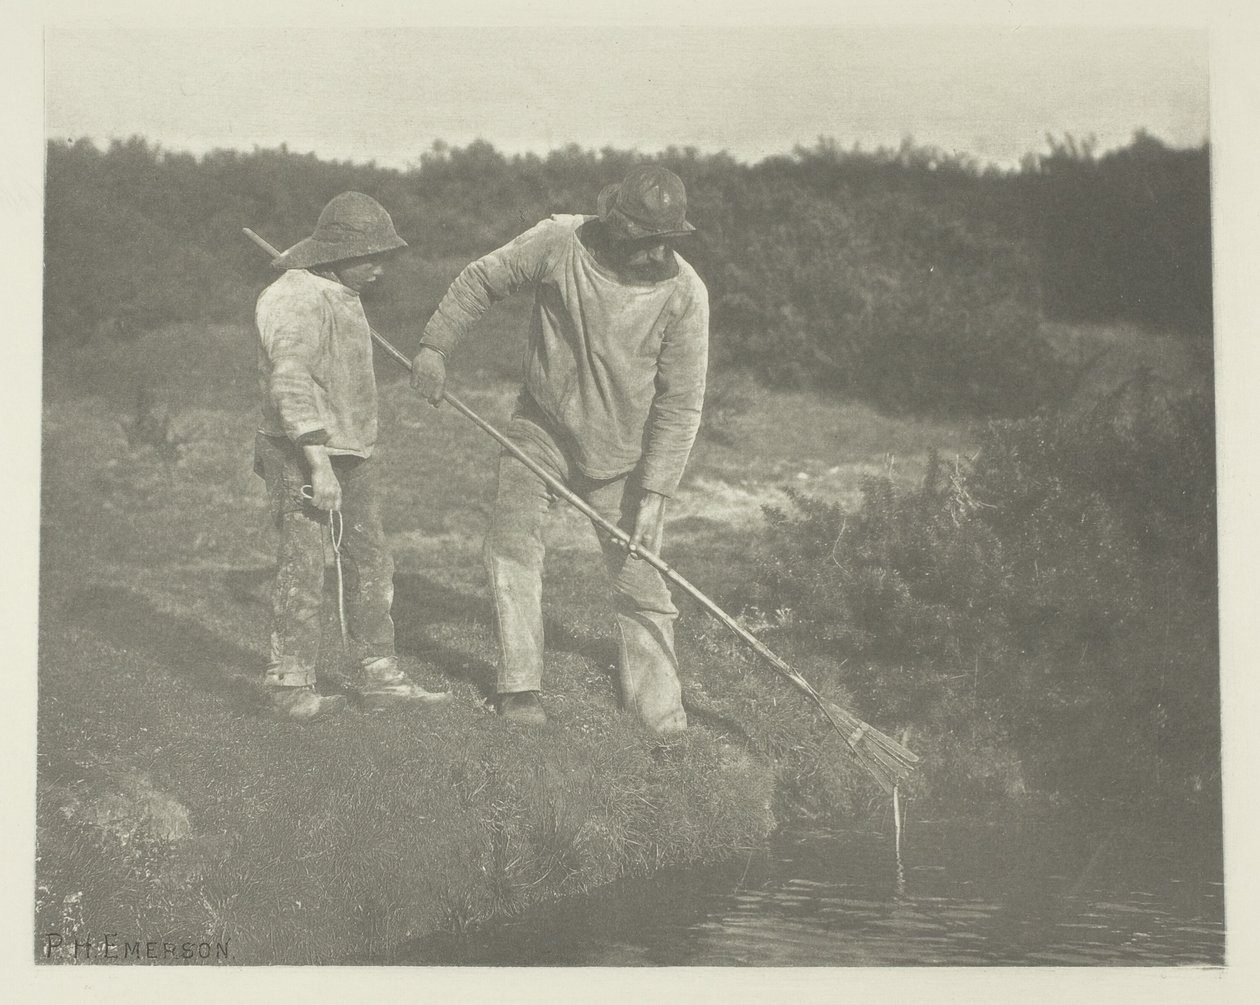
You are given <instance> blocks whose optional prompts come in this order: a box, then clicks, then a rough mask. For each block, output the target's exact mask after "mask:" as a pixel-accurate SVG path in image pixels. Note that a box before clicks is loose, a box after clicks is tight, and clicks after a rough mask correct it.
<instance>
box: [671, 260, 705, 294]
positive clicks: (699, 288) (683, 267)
mask: <svg viewBox="0 0 1260 1005" xmlns="http://www.w3.org/2000/svg"><path fill="white" fill-rule="evenodd" d="M674 261H675V262H676V263H677V264H678V275H676V276H675V277H674V282H675V283H677V284H678V286H679V288H680V290H681V291H682V292H684V293H685V294H686V295H688V296H692V297H703V298H704V299H705V300H708V297H709V288H708V287H707V286H705V285H704V280H703V279H701V278H700V273H698V272H697V271H696V270H695V268H694V267H693V266H692V264H691V263H690V262H689V261H687V259H685V258H683V256H682V255H680V254H678V252H677V251H675V252H674Z"/></svg>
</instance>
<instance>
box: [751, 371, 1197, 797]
mask: <svg viewBox="0 0 1260 1005" xmlns="http://www.w3.org/2000/svg"><path fill="white" fill-rule="evenodd" d="M1213 454H1214V438H1213V420H1212V408H1211V401H1210V398H1208V397H1207V395H1206V394H1205V393H1204V392H1201V391H1190V392H1187V391H1184V390H1175V389H1170V388H1166V387H1161V386H1159V385H1158V384H1157V383H1156V382H1155V381H1154V380H1153V379H1151V378H1150V377H1149V375H1139V377H1137V378H1135V379H1134V380H1133V381H1130V382H1129V383H1127V384H1125V385H1124V386H1122V387H1120V388H1119V389H1117V390H1116V391H1114V392H1112V393H1111V394H1109V395H1107V396H1105V397H1104V398H1103V399H1102V400H1100V401H1098V402H1097V403H1095V404H1094V405H1093V406H1091V407H1089V408H1087V409H1085V410H1083V411H1081V412H1079V413H1074V414H1067V413H1060V414H1057V415H1049V414H1047V415H1039V416H1036V417H1033V418H1029V419H1022V420H1017V421H1009V420H1008V421H1002V422H994V423H991V424H990V425H989V426H988V427H987V429H986V431H985V433H984V435H983V438H982V443H981V447H980V450H979V452H978V453H977V454H976V455H975V456H974V457H973V458H972V459H970V460H968V461H964V460H962V459H957V460H955V461H953V462H952V463H946V462H945V461H943V460H942V459H940V458H939V457H934V458H933V460H932V463H931V464H930V466H929V470H928V473H927V475H926V477H925V479H924V481H923V483H922V485H921V486H919V487H918V488H917V489H916V490H914V491H910V492H898V491H896V490H895V489H894V486H893V483H892V481H891V480H890V479H889V478H888V477H883V476H882V477H873V478H870V479H868V481H867V482H866V484H865V486H864V501H863V505H862V506H861V508H860V509H858V510H856V511H852V512H849V511H845V510H844V509H842V508H841V507H839V506H836V505H833V504H830V503H826V502H823V501H820V500H817V499H812V498H810V497H808V496H805V495H802V494H799V493H792V494H791V503H792V511H791V512H785V511H783V510H771V511H769V513H768V516H769V518H770V523H771V526H772V543H771V546H770V547H768V548H767V549H766V553H765V556H764V559H763V561H762V564H761V568H760V572H759V575H758V578H757V583H756V585H755V587H754V588H753V590H752V592H751V593H750V595H749V598H748V599H749V601H750V603H752V604H755V605H760V606H762V607H769V606H770V605H775V606H777V608H778V609H779V611H780V615H779V617H778V619H777V623H778V625H777V627H772V628H770V632H771V633H772V634H774V635H777V636H778V637H777V639H775V640H774V641H773V642H772V643H771V644H772V645H774V644H776V643H777V644H779V645H781V646H782V647H783V648H784V649H785V650H786V651H791V652H793V653H796V654H798V655H804V654H815V655H824V654H831V655H833V656H834V654H836V653H843V654H846V660H845V663H844V666H843V670H842V671H841V669H840V667H839V666H838V665H837V666H836V672H837V673H841V672H842V674H843V677H842V679H843V680H844V681H845V682H846V686H848V687H849V688H851V689H854V690H855V693H856V694H857V695H858V700H859V705H860V706H862V707H871V708H879V709H881V710H882V713H881V714H883V715H884V716H885V717H886V719H887V721H889V722H890V723H896V722H899V723H902V724H915V725H917V726H918V727H920V728H921V729H926V730H927V731H928V733H930V734H932V735H933V739H932V740H931V741H929V742H932V743H940V742H947V743H949V742H952V743H954V744H957V743H958V741H959V738H960V737H967V738H968V740H967V742H966V743H965V744H963V745H962V747H961V748H960V749H958V750H956V751H954V754H955V756H954V757H953V758H951V757H949V756H946V757H944V758H941V757H939V756H938V757H937V758H935V759H934V760H935V761H936V764H935V765H934V767H933V768H932V769H931V770H935V771H944V772H946V773H948V772H950V771H951V770H953V769H954V768H956V765H955V764H952V763H951V760H956V759H957V757H958V756H965V748H966V747H967V746H974V745H976V744H980V745H985V744H987V745H989V746H991V747H995V748H1000V747H1003V746H1007V747H1012V748H1014V749H1016V750H1020V751H1022V752H1024V753H1026V754H1029V755H1031V757H1030V760H1029V763H1031V764H1035V765H1037V766H1038V767H1037V770H1038V772H1039V773H1040V777H1039V778H1038V779H1037V781H1038V782H1039V783H1041V785H1042V786H1043V787H1046V786H1048V787H1051V788H1054V787H1056V786H1057V785H1060V784H1062V785H1064V786H1065V787H1067V786H1069V785H1070V787H1071V788H1072V789H1073V790H1075V791H1081V790H1084V791H1088V792H1092V793H1093V794H1095V795H1100V794H1105V795H1107V796H1109V797H1116V796H1126V795H1127V796H1137V795H1141V794H1149V792H1150V789H1151V787H1152V783H1153V782H1154V781H1156V780H1159V781H1160V784H1161V785H1162V787H1163V788H1165V789H1168V788H1169V787H1171V788H1173V789H1177V788H1183V789H1186V790H1187V791H1194V792H1199V791H1204V790H1205V789H1210V788H1211V787H1212V786H1213V785H1214V784H1215V783H1216V782H1217V781H1218V780H1219V774H1218V772H1219V764H1218V762H1217V758H1218V755H1219V733H1218V728H1217V725H1216V716H1217V710H1218V690H1217V682H1216V677H1215V626H1214V621H1213V618H1214V615H1213V613H1212V612H1214V609H1215V588H1216V582H1215V576H1216V537H1215V518H1214V514H1215V490H1214V486H1215V472H1214V469H1213V460H1212V459H1213ZM1087 758H1088V759H1089V760H1088V763H1087V764H1085V763H1084V762H1085V760H1086V759H1087ZM1083 764H1084V766H1085V767H1087V768H1088V770H1087V771H1086V772H1084V773H1081V771H1080V769H1081V767H1082V766H1083ZM981 777H983V776H981ZM1069 779H1070V781H1069ZM989 780H991V781H993V782H995V783H998V784H1009V782H1010V779H1001V778H992V779H989ZM971 781H972V782H973V783H974V782H975V781H976V776H975V773H972V775H971Z"/></svg>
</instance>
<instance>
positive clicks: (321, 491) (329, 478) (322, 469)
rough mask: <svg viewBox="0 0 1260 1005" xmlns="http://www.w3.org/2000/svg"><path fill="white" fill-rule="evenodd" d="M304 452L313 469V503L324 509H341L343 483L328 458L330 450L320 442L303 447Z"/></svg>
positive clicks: (311, 501) (311, 500) (316, 506)
mask: <svg viewBox="0 0 1260 1005" xmlns="http://www.w3.org/2000/svg"><path fill="white" fill-rule="evenodd" d="M302 452H303V453H305V454H306V461H307V464H309V465H310V469H311V499H310V503H311V505H312V506H314V507H315V508H316V509H322V510H339V509H341V483H340V482H339V481H337V474H336V472H335V471H333V466H332V462H331V461H329V460H328V450H327V449H326V448H325V447H324V446H323V445H322V444H319V445H317V446H309V447H303V448H302Z"/></svg>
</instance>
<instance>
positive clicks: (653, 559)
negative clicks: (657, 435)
mask: <svg viewBox="0 0 1260 1005" xmlns="http://www.w3.org/2000/svg"><path fill="white" fill-rule="evenodd" d="M244 230H245V236H246V237H248V238H249V239H250V240H251V241H253V242H254V243H255V244H256V245H258V247H260V248H262V250H263V251H265V252H267V253H268V254H269V255H270V256H271V257H272V258H276V257H278V256H279V254H280V252H279V251H278V250H277V249H276V248H274V247H273V246H272V245H270V244H268V243H267V242H266V241H265V240H263V238H261V237H259V236H258V235H257V234H255V233H254V232H253V231H252V230H250V229H249V228H248V227H246V228H244ZM370 330H371V332H372V340H373V341H374V342H375V343H376V344H377V345H378V346H379V347H380V348H381V350H382V351H383V352H384V353H385V355H386V356H388V357H389V358H390V359H392V360H393V361H394V362H395V363H397V364H398V365H399V366H401V367H403V368H404V369H406V370H407V371H408V372H411V369H412V366H411V360H410V359H408V358H407V357H406V356H404V355H403V354H402V353H401V352H400V351H399V350H398V349H397V348H396V347H395V346H394V345H393V344H392V343H391V342H390V341H389V340H388V339H386V338H385V337H384V336H383V335H381V334H380V332H378V331H376V329H375V328H371V329H370ZM442 397H443V400H445V401H446V402H447V403H448V404H450V406H451V407H452V408H454V409H455V410H456V411H457V412H459V413H460V414H462V415H463V416H465V417H466V418H467V419H469V420H470V421H471V422H472V423H474V424H475V425H476V426H478V427H479V428H480V429H482V430H483V431H484V432H486V433H487V434H488V435H489V436H491V437H492V438H493V439H494V440H496V441H497V442H498V443H499V444H500V446H502V447H503V448H504V449H505V450H506V451H507V452H508V453H510V454H511V455H512V456H513V457H515V458H516V459H517V460H518V461H520V462H521V463H522V464H524V465H525V466H526V467H527V468H529V470H530V471H532V472H533V473H534V474H536V475H537V476H538V477H539V478H541V479H542V480H543V481H544V482H546V484H547V487H548V488H550V489H551V490H552V491H553V492H555V493H556V494H557V495H558V496H560V497H561V498H562V499H564V501H565V502H567V503H568V504H569V505H571V506H572V507H573V508H574V509H576V510H578V512H580V513H581V514H582V515H583V516H585V517H586V518H587V519H588V520H590V521H591V523H593V524H594V525H595V526H596V527H598V528H599V529H600V530H601V531H603V532H604V533H605V534H607V535H608V536H609V537H611V538H612V539H613V540H615V541H616V542H617V543H618V544H620V545H621V546H622V547H623V548H625V549H626V550H627V551H629V552H630V554H631V555H634V556H635V557H637V558H640V559H642V560H643V561H645V562H647V563H648V565H650V566H652V567H653V568H654V569H656V570H657V572H659V573H660V574H661V575H662V576H664V577H665V578H666V579H668V580H669V581H670V582H671V583H674V584H675V585H677V586H679V587H680V588H682V589H683V590H685V591H686V592H687V593H688V594H690V595H691V597H692V598H693V599H694V600H695V601H696V602H697V603H699V604H700V606H701V607H703V608H704V609H705V610H706V611H708V612H709V613H710V614H711V615H713V616H714V617H715V618H717V619H718V620H719V621H721V622H722V624H724V625H726V627H727V628H729V629H730V630H731V631H733V632H734V633H735V634H736V635H738V636H739V637H740V638H741V639H743V640H744V641H745V642H746V643H748V645H749V646H750V647H751V648H752V649H753V651H754V652H755V653H757V655H758V656H760V657H761V658H762V659H763V660H765V661H766V662H767V663H768V664H769V665H770V666H771V667H772V668H773V669H774V670H775V671H776V672H777V673H779V674H780V675H781V676H782V677H784V678H786V679H787V680H789V681H791V683H792V684H794V685H795V686H796V687H797V688H798V689H799V690H800V691H801V692H802V693H804V694H805V695H806V696H807V697H808V698H809V699H810V700H811V701H813V702H814V704H816V705H817V706H818V708H819V709H820V710H821V711H822V713H823V715H825V716H826V717H827V721H828V722H830V723H831V724H832V725H833V726H834V727H835V728H836V732H838V733H839V734H840V735H841V736H842V737H844V740H845V742H846V743H847V744H848V745H849V746H850V748H853V749H854V752H855V753H856V752H857V750H856V740H855V735H854V733H853V732H846V731H845V729H844V727H843V726H842V725H841V724H840V722H837V721H836V716H835V714H834V712H835V711H837V706H835V705H834V704H833V703H832V702H829V701H827V700H826V699H825V698H823V697H822V695H820V694H819V693H818V692H817V691H816V690H815V689H814V687H813V685H811V684H810V683H809V681H807V680H806V679H805V678H804V677H802V676H801V675H800V674H799V673H797V672H796V671H795V670H793V669H792V668H791V667H790V666H788V664H787V663H785V662H784V661H783V660H781V659H780V658H779V657H778V656H776V655H775V654H774V653H773V652H771V651H770V649H769V648H768V647H767V646H766V645H765V643H763V642H762V641H761V640H760V639H759V638H757V636H755V635H753V634H752V632H750V631H748V629H747V628H745V627H744V626H743V625H741V624H740V623H739V622H738V621H736V620H735V619H734V618H732V617H731V616H730V615H729V614H727V613H726V612H725V611H724V610H722V608H720V607H719V606H718V605H717V604H716V603H714V602H713V601H712V600H710V599H709V598H708V597H707V596H705V594H704V593H703V592H701V590H700V589H699V587H697V586H695V585H693V584H692V583H691V582H689V581H688V580H687V579H686V578H684V577H683V576H682V575H681V574H679V573H678V572H676V571H675V570H674V569H673V568H672V567H671V566H670V565H669V563H667V562H666V561H665V560H664V559H663V558H661V557H660V556H659V555H657V554H655V553H654V552H652V551H649V550H648V549H647V548H644V547H642V546H637V545H635V544H634V543H633V542H632V541H631V539H630V535H629V534H627V533H626V532H625V531H624V530H622V529H621V528H620V527H618V526H616V525H615V524H612V523H609V522H608V521H607V520H605V519H604V518H603V517H602V516H600V515H599V514H598V513H597V512H595V510H593V509H592V508H591V507H590V506H589V505H588V504H587V502H586V501H585V500H584V499H582V497H581V496H579V495H577V494H576V493H574V492H573V491H572V490H571V489H569V488H568V486H566V485H565V484H564V483H563V482H561V481H559V480H558V479H556V478H555V477H554V476H553V475H552V474H551V473H550V472H548V471H547V470H546V469H545V468H543V467H542V466H540V465H539V464H538V463H537V462H536V461H534V460H533V459H532V458H531V457H530V456H529V455H528V454H526V453H525V452H524V451H522V450H521V449H520V448H519V447H518V446H517V445H516V444H515V443H513V442H512V441H511V440H509V439H508V438H507V437H506V436H504V435H503V434H502V433H500V432H499V431H498V430H497V429H495V427H494V426H492V425H490V423H488V422H487V421H486V420H485V419H483V418H482V417H481V416H480V415H478V414H477V413H476V412H474V411H473V410H472V409H471V408H469V407H468V406H467V405H465V404H464V403H463V402H462V401H460V399H459V398H458V397H456V396H455V395H454V394H452V393H451V392H450V391H444V392H443V395H442ZM860 725H861V726H863V727H865V725H866V724H865V723H861V724H860ZM867 729H869V727H867V728H865V729H860V730H859V731H858V735H859V736H860V735H861V734H862V733H865V732H866V731H867Z"/></svg>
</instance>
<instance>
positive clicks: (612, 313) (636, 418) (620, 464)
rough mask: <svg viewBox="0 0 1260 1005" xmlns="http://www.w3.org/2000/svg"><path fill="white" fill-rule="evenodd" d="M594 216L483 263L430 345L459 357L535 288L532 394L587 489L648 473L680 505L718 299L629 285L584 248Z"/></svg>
mask: <svg viewBox="0 0 1260 1005" xmlns="http://www.w3.org/2000/svg"><path fill="white" fill-rule="evenodd" d="M588 219H590V218H589V217H584V216H553V217H551V218H550V219H548V220H544V221H543V222H541V223H539V224H538V225H537V226H535V227H533V228H532V229H530V230H528V231H526V232H525V233H524V234H522V235H520V236H519V237H517V238H516V239H515V240H514V241H512V242H510V243H509V244H506V245H504V246H503V247H502V248H499V249H498V250H497V251H493V252H491V253H490V254H488V255H486V256H485V257H484V258H480V259H478V260H477V261H475V262H473V263H472V264H471V265H469V266H468V267H467V268H465V269H464V270H463V272H461V273H460V274H459V276H458V277H457V278H456V279H455V281H454V282H453V283H452V284H451V287H450V289H449V290H447V292H446V295H445V296H444V297H443V298H442V302H441V303H440V304H439V305H438V308H437V311H436V313H435V314H434V315H433V317H432V318H431V319H430V320H429V323H428V325H427V327H426V328H425V331H424V337H423V339H422V342H423V343H424V344H427V345H431V346H434V347H436V348H438V349H440V350H442V351H443V352H446V353H449V352H450V351H451V350H452V349H453V348H454V347H455V345H456V344H457V343H458V342H459V340H460V339H461V338H462V337H463V336H464V335H465V334H466V333H467V332H468V331H469V330H470V329H471V328H472V327H473V325H474V323H475V322H476V321H477V319H478V318H480V317H481V315H482V314H484V313H485V311H486V310H487V309H488V308H489V307H490V305H491V304H492V303H493V302H495V301H497V300H501V299H503V298H504V297H506V296H509V295H510V294H512V293H515V292H516V291H517V290H519V289H521V288H522V287H524V286H527V285H533V286H534V287H535V290H536V292H535V298H534V310H533V315H532V319H531V323H530V331H529V346H528V349H527V353H526V362H525V389H526V391H527V392H528V394H529V396H530V397H531V398H532V399H533V401H534V403H535V404H537V406H538V407H539V409H541V411H542V413H543V415H544V416H546V418H547V419H548V421H549V422H550V423H551V424H552V425H553V426H554V427H555V429H556V430H557V431H559V432H560V433H561V434H562V435H563V436H564V438H565V439H566V440H567V442H568V444H569V446H570V448H571V449H572V453H573V460H574V462H575V463H576V464H577V466H578V468H579V469H580V470H581V472H582V473H583V474H584V475H586V476H587V477H588V478H594V479H605V478H613V477H617V476H619V475H622V474H625V473H626V472H628V471H631V470H632V469H634V468H635V467H636V466H638V465H639V463H640V460H642V466H641V469H640V473H639V474H640V481H641V484H642V486H643V488H645V489H648V490H650V491H653V492H659V493H661V494H662V495H672V494H673V492H674V491H675V489H677V487H678V482H679V481H680V480H681V478H682V473H683V468H684V467H685V466H686V463H687V457H688V455H689V454H690V452H691V447H692V444H693V443H694V442H695V438H696V432H697V430H698V429H699V426H700V409H701V406H702V405H703V403H704V384H705V370H706V367H707V364H708V348H709V296H708V291H707V290H706V289H705V286H704V283H703V282H702V281H701V280H700V277H699V276H698V275H696V272H695V270H694V269H693V268H692V267H691V266H690V265H689V264H688V263H687V262H685V261H684V260H683V259H682V258H681V257H679V256H678V255H675V256H674V259H675V261H676V262H677V266H678V270H677V274H676V275H674V276H672V277H671V278H668V279H663V280H659V281H655V282H642V283H637V282H627V281H624V280H622V279H619V278H617V277H616V276H615V275H614V274H613V273H612V272H610V271H609V270H608V269H606V268H605V267H604V266H602V265H600V264H599V263H598V262H597V261H596V260H595V257H594V256H593V255H592V254H591V252H590V251H589V250H588V249H587V248H586V247H585V246H584V245H583V244H582V242H581V241H580V240H579V238H578V234H577V231H578V228H579V227H580V226H581V225H582V224H583V223H585V222H586V221H587V220H588Z"/></svg>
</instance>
